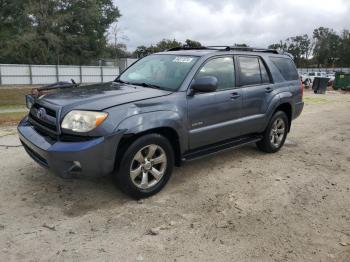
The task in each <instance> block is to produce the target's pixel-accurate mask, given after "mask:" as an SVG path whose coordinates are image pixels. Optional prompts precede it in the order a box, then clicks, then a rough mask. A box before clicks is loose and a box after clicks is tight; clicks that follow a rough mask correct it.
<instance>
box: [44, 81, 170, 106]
mask: <svg viewBox="0 0 350 262" xmlns="http://www.w3.org/2000/svg"><path fill="white" fill-rule="evenodd" d="M169 94H171V92H170V91H164V90H159V89H154V88H146V87H141V86H134V85H127V84H119V83H113V82H109V83H103V84H95V85H88V86H80V87H73V88H68V89H63V90H57V91H56V92H53V93H48V94H46V95H43V96H41V97H40V98H39V101H42V102H44V103H50V104H54V105H56V106H59V107H64V108H65V109H69V110H71V109H85V110H104V109H106V108H109V107H113V106H117V105H122V104H126V103H131V102H135V101H140V100H144V99H149V98H155V97H160V96H165V95H169Z"/></svg>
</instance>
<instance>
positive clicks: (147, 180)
mask: <svg viewBox="0 0 350 262" xmlns="http://www.w3.org/2000/svg"><path fill="white" fill-rule="evenodd" d="M173 165H174V152H173V149H172V147H171V145H170V143H169V141H168V140H167V139H166V138H165V137H163V136H161V135H159V134H149V135H145V136H142V137H140V138H138V139H136V140H135V141H134V142H133V143H132V144H131V145H130V146H129V147H128V148H127V149H126V151H125V153H124V154H123V156H122V158H121V160H120V162H119V169H118V171H117V173H116V174H115V177H116V180H117V183H118V185H119V187H120V188H121V190H122V191H123V192H125V193H126V194H128V195H130V196H131V197H133V198H136V199H139V198H145V197H149V196H151V195H154V194H156V193H157V192H159V191H160V190H161V189H162V188H163V187H164V186H165V184H166V183H167V182H168V180H169V178H170V176H171V173H172V169H173Z"/></svg>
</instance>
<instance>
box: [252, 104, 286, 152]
mask: <svg viewBox="0 0 350 262" xmlns="http://www.w3.org/2000/svg"><path fill="white" fill-rule="evenodd" d="M287 131H288V117H287V115H286V113H284V112H283V111H277V112H276V113H275V114H274V115H273V116H272V118H271V120H270V122H269V124H268V126H267V128H266V130H265V132H264V137H263V139H262V140H261V141H259V142H257V143H256V144H257V146H258V148H259V149H260V150H261V151H264V152H267V153H275V152H277V151H278V150H280V149H281V147H282V146H283V144H284V141H285V140H286V137H287Z"/></svg>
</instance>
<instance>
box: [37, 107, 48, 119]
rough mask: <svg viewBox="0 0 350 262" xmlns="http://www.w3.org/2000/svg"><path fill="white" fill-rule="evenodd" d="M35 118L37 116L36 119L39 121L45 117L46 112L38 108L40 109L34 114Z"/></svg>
mask: <svg viewBox="0 0 350 262" xmlns="http://www.w3.org/2000/svg"><path fill="white" fill-rule="evenodd" d="M36 116H37V118H39V119H44V118H45V116H46V110H45V108H42V107H40V108H39V109H38V111H37V112H36Z"/></svg>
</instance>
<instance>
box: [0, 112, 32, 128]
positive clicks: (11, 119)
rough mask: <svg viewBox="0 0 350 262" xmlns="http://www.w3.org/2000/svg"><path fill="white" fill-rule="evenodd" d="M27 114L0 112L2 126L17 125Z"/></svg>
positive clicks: (0, 124)
mask: <svg viewBox="0 0 350 262" xmlns="http://www.w3.org/2000/svg"><path fill="white" fill-rule="evenodd" d="M26 114H27V112H14V113H1V112H0V126H6V125H14V124H17V123H18V122H19V121H20V120H21V119H22V118H23V117H24V116H25V115H26Z"/></svg>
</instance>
